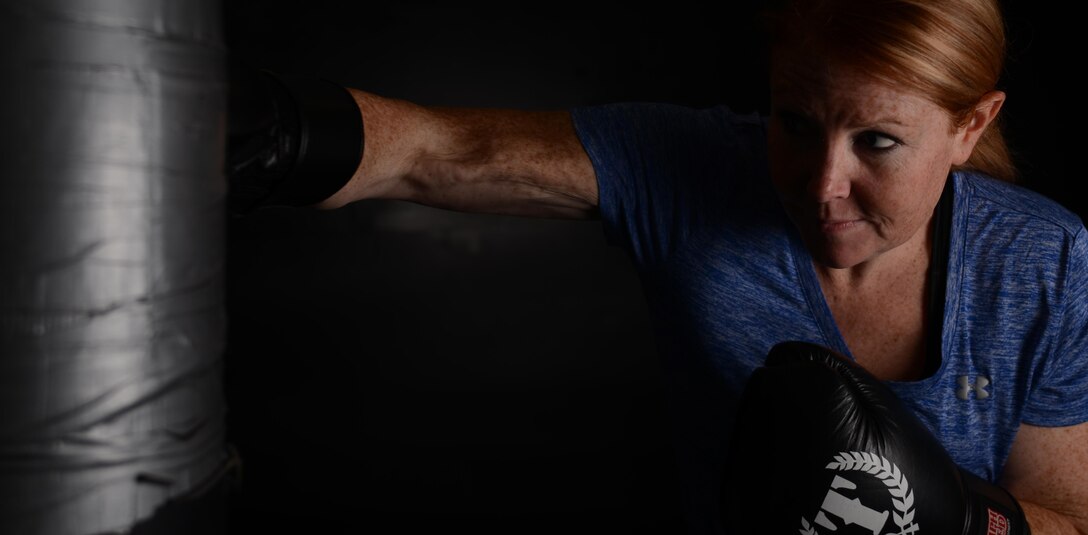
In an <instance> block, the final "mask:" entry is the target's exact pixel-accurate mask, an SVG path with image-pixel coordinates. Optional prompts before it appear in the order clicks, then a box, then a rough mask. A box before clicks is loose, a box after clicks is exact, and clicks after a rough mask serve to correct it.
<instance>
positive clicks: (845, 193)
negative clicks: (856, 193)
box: [808, 143, 853, 203]
mask: <svg viewBox="0 0 1088 535" xmlns="http://www.w3.org/2000/svg"><path fill="white" fill-rule="evenodd" d="M850 160H851V159H850V155H849V154H848V153H847V151H846V150H845V149H844V148H842V147H837V146H836V144H834V143H829V144H827V146H826V147H824V149H823V151H822V154H820V155H818V156H817V157H816V158H815V164H816V165H815V169H813V171H812V176H811V177H810V178H809V181H808V194H809V195H810V196H811V197H812V199H813V200H815V201H816V202H818V203H826V202H830V201H832V200H834V199H845V198H846V197H849V196H850V177H851V173H852V168H853V166H852V165H851V163H850Z"/></svg>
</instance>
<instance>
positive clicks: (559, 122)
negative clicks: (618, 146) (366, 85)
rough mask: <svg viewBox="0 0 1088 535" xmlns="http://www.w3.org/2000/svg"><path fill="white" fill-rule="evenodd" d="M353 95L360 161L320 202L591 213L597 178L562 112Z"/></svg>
mask: <svg viewBox="0 0 1088 535" xmlns="http://www.w3.org/2000/svg"><path fill="white" fill-rule="evenodd" d="M351 92H352V95H353V96H354V97H355V101H356V103H357V104H358V105H359V109H360V112H361V113H362V115H363V125H364V127H363V129H364V134H365V136H364V137H365V139H366V141H365V147H364V150H363V159H362V162H361V163H360V164H359V168H358V170H357V171H356V172H355V175H354V176H353V177H352V178H351V180H350V181H349V182H348V183H347V184H346V185H345V186H344V187H343V188H342V189H341V190H340V191H339V192H337V193H336V194H334V195H333V196H332V197H330V198H328V199H326V200H325V201H322V202H321V203H319V204H318V205H317V206H318V208H336V207H339V206H343V205H345V204H347V203H350V202H354V201H358V200H361V199H379V198H380V199H400V200H406V201H412V202H417V203H420V204H425V205H428V206H434V207H438V208H446V209H451V210H458V211H467V212H484V213H494V214H508V215H522V216H537V217H555V218H593V217H596V214H597V180H596V176H595V175H594V172H593V166H592V165H591V164H590V161H589V156H588V155H586V153H585V150H584V149H583V148H582V145H581V143H580V142H579V140H578V137H577V136H576V135H575V133H574V127H573V125H572V123H571V118H570V114H569V113H567V112H565V111H549V112H534V111H516V110H489V109H457V108H428V107H423V106H419V105H416V104H413V103H410V102H405V101H402V100H395V99H390V98H385V97H380V96H378V95H374V94H371V93H366V92H363V91H359V90H355V89H353V90H351Z"/></svg>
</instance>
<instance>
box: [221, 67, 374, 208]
mask: <svg viewBox="0 0 1088 535" xmlns="http://www.w3.org/2000/svg"><path fill="white" fill-rule="evenodd" d="M228 82H229V86H230V87H229V98H228V103H227V108H228V122H227V162H226V163H227V169H226V174H227V179H228V182H229V184H228V187H229V189H228V196H227V200H228V209H229V210H230V212H231V213H232V214H235V215H241V214H245V213H248V212H250V211H252V210H254V209H256V208H259V207H261V206H267V205H286V206H307V205H311V204H315V203H317V202H320V201H323V200H325V199H327V198H329V197H330V196H332V194H334V193H336V192H337V191H339V190H340V188H341V187H343V186H344V184H346V183H347V182H348V181H349V180H350V179H351V177H352V175H354V174H355V170H356V169H357V168H358V166H359V162H360V161H361V160H362V157H363V120H362V115H361V114H360V113H359V108H358V106H357V105H356V103H355V99H354V98H353V97H352V96H351V93H349V92H348V90H347V89H346V88H344V87H342V86H340V85H337V84H335V83H333V82H330V81H328V80H324V79H320V78H312V77H303V76H288V75H283V74H277V73H272V72H269V71H263V70H257V69H254V68H251V67H248V66H246V65H243V64H241V63H238V62H234V63H232V64H231V66H230V70H229V77H228Z"/></svg>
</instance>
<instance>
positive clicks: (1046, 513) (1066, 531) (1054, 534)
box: [1020, 500, 1088, 535]
mask: <svg viewBox="0 0 1088 535" xmlns="http://www.w3.org/2000/svg"><path fill="white" fill-rule="evenodd" d="M1020 506H1021V507H1022V508H1023V509H1024V516H1025V517H1026V518H1027V521H1028V526H1030V527H1031V534H1032V535H1088V518H1085V517H1083V516H1081V517H1076V516H1071V515H1069V514H1064V513H1059V512H1057V511H1055V510H1053V509H1050V508H1047V507H1043V506H1042V505H1038V504H1035V503H1032V502H1027V501H1023V500H1020Z"/></svg>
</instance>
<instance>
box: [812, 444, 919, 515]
mask: <svg viewBox="0 0 1088 535" xmlns="http://www.w3.org/2000/svg"><path fill="white" fill-rule="evenodd" d="M834 459H835V460H834V461H832V462H830V463H828V465H827V466H826V467H825V468H827V469H828V470H838V471H840V472H846V471H857V472H865V473H867V474H869V475H872V476H875V477H876V478H877V479H880V480H881V481H883V482H884V485H886V486H887V487H888V494H891V496H892V506H893V507H894V508H895V510H896V512H893V513H892V520H893V521H894V522H895V525H897V526H899V533H898V534H895V535H909V534H912V533H916V532H917V531H918V524H917V523H915V522H914V491H912V490H911V489H910V483H909V482H908V481H907V476H906V474H903V473H902V472H900V471H899V467H898V466H896V465H895V463H893V462H891V461H889V460H888V459H885V458H884V457H882V456H880V455H876V454H873V453H865V452H858V451H850V452H845V451H844V452H840V453H839V454H838V455H836V456H835V457H834ZM800 531H801V535H817V533H816V528H815V527H813V526H812V525H811V524H809V522H808V520H807V519H806V518H805V517H803V516H802V517H801V530H800Z"/></svg>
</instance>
